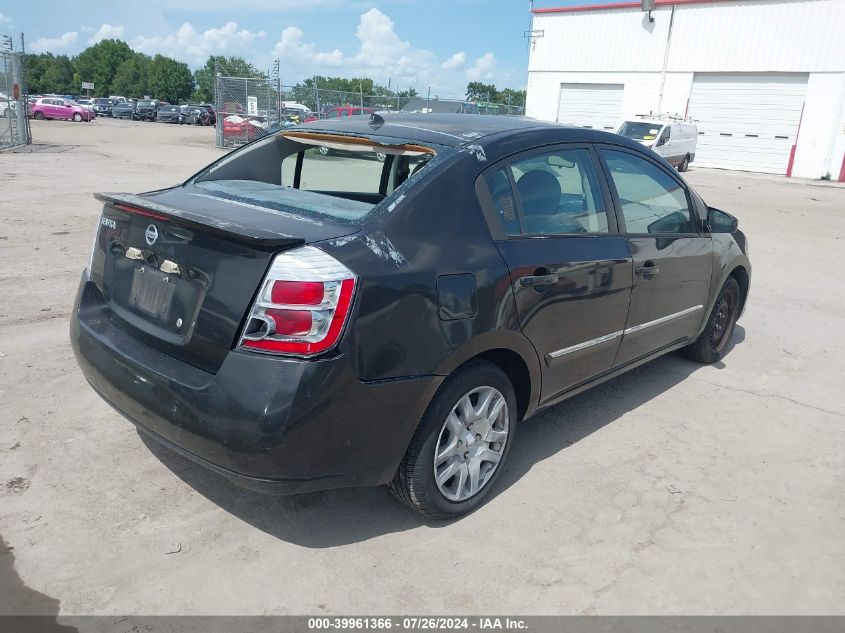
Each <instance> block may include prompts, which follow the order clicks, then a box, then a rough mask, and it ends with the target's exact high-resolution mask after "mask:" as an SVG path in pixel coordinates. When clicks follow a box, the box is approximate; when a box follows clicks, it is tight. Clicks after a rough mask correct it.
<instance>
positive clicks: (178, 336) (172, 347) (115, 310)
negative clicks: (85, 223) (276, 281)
mask: <svg viewBox="0 0 845 633" xmlns="http://www.w3.org/2000/svg"><path fill="white" fill-rule="evenodd" d="M96 197H97V198H98V199H99V200H101V201H102V202H103V203H104V207H103V212H102V216H101V220H100V225H99V227H98V233H97V239H96V241H95V244H94V251H93V254H92V260H91V277H92V280H93V281H94V282H95V284H97V286H98V287H99V288H100V289H101V291H102V295H103V302H104V303H105V304H106V307H107V308H108V313H109V315H110V318H111V319H112V320H113V322H114V323H115V324H117V325H118V326H120V327H122V328H123V329H125V330H127V331H128V332H130V333H131V334H132V335H134V336H136V337H138V338H140V339H142V340H144V341H145V342H147V343H148V344H149V345H151V346H152V347H155V348H156V349H158V350H160V351H162V352H164V353H166V354H169V355H171V356H173V357H175V358H178V359H180V360H183V361H185V362H187V363H190V364H191V365H193V366H195V367H199V368H201V369H203V370H206V371H209V372H215V371H216V370H217V369H218V368H219V366H220V365H221V363H222V362H223V359H224V358H225V356H226V354H227V353H228V352H229V350H230V349H231V348H232V346H233V345H234V343H235V341H236V338H237V335H238V333H239V331H240V328H241V326H242V323H243V320H244V318H245V315H246V313H247V312H248V311H249V308H250V306H251V305H252V302H253V299H254V295H255V293H256V291H257V289H258V287H259V284H260V283H261V281H262V279H263V278H264V275H265V273H266V272H267V269H268V267H269V266H270V262H271V260H272V258H273V256H274V255H275V254H277V253H279V252H283V251H286V250H289V249H291V248H295V247H297V246H300V245H302V244H307V243H310V242H315V241H320V240H324V239H329V238H333V237H340V236H344V235H349V234H351V233H355V232H356V231H357V230H358V226H357V225H355V224H349V223H343V222H338V223H334V222H327V221H322V220H316V219H314V218H313V217H309V216H308V215H306V214H302V215H299V214H297V213H296V212H295V210H288V211H286V212H284V213H281V212H278V211H274V210H272V209H268V208H263V207H261V206H259V205H252V204H244V203H239V202H237V201H233V200H226V199H222V198H219V197H216V196H214V195H209V194H208V193H203V192H201V190H200V189H198V188H196V187H193V186H180V187H174V188H172V189H166V190H163V191H157V192H151V193H148V194H141V195H133V194H116V193H104V194H97V195H96Z"/></svg>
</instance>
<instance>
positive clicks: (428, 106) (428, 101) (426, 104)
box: [425, 86, 431, 112]
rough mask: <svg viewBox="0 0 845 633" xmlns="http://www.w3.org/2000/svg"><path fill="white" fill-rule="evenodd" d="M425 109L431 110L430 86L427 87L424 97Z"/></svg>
mask: <svg viewBox="0 0 845 633" xmlns="http://www.w3.org/2000/svg"><path fill="white" fill-rule="evenodd" d="M425 109H426V110H428V111H429V112H431V86H429V87H428V95H427V96H426V98H425Z"/></svg>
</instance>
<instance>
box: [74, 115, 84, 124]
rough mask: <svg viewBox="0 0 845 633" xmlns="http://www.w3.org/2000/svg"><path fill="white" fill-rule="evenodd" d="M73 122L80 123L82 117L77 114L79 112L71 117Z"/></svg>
mask: <svg viewBox="0 0 845 633" xmlns="http://www.w3.org/2000/svg"><path fill="white" fill-rule="evenodd" d="M73 121H74V122H75V123H79V122H80V121H82V115H81V114H79V112H76V113H75V114H74V115H73Z"/></svg>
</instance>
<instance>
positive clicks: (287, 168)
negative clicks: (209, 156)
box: [187, 131, 435, 223]
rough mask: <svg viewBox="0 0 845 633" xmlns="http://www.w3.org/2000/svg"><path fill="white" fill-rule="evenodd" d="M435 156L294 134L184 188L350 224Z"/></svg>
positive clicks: (261, 144) (242, 153)
mask: <svg viewBox="0 0 845 633" xmlns="http://www.w3.org/2000/svg"><path fill="white" fill-rule="evenodd" d="M289 136H290V137H289ZM391 140H392V139H391ZM434 155H435V151H434V149H432V148H430V147H427V146H421V145H416V144H412V143H407V144H402V143H401V142H400V143H399V144H395V145H383V144H380V143H378V142H375V141H373V140H370V139H366V138H361V137H344V136H339V135H334V134H317V133H306V132H299V131H297V132H294V133H289V134H286V133H282V134H278V135H276V136H272V137H268V138H266V139H263V140H261V141H258V142H256V143H252V144H250V145H248V146H246V147H244V148H243V149H242V150H236V151H235V152H233V153H232V154H230V155H229V156H227V157H225V158H224V159H222V160H221V161H219V162H218V163H216V164H214V165H211V166H210V167H209V168H207V169H206V170H204V171H203V172H201V173H200V174H198V175H197V176H196V177H195V178H194V180H193V181H192V183H191V181H189V183H187V184H193V185H194V186H196V187H198V188H200V189H202V190H203V192H204V193H205V194H206V195H209V194H210V195H215V196H218V197H221V198H225V199H229V200H235V201H238V202H241V203H248V204H251V205H258V206H261V207H263V208H268V209H277V210H285V211H294V212H296V213H299V214H301V215H322V216H328V217H330V218H332V219H335V220H340V221H342V222H353V223H355V222H360V221H362V220H363V219H364V218H365V217H366V216H367V215H368V214H369V213H370V212H371V211H372V210H373V209H374V208H375V207H376V206H378V205H379V203H381V202H382V201H383V200H385V199H387V198H389V197H391V196H392V195H393V194H394V192H396V191H397V190H399V189H400V188H403V185H406V183H408V184H410V183H411V182H413V181H415V180H417V179H418V175H419V174H420V172H422V171H423V169H424V168H425V166H426V165H427V164H428V162H429V161H430V160H432V158H433V157H434Z"/></svg>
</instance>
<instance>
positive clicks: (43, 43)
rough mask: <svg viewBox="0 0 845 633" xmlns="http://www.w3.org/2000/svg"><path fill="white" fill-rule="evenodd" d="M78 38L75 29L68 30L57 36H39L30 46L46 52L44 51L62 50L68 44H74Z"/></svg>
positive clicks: (34, 49)
mask: <svg viewBox="0 0 845 633" xmlns="http://www.w3.org/2000/svg"><path fill="white" fill-rule="evenodd" d="M78 39H79V33H77V32H76V31H68V32H67V33H62V34H61V35H60V36H59V37H41V38H38V39H37V40H35V41H34V42H33V43H32V44H31V45H30V46H31V48H32V50H33V51H36V52H40V53H46V52H50V53H53V52H56V51H62V50H65V49H66V48H68V47H69V46H73V45H74V44H76V40H78Z"/></svg>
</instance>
